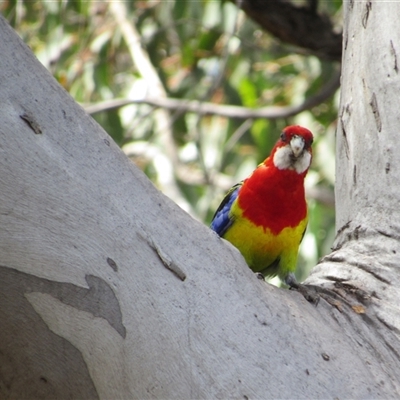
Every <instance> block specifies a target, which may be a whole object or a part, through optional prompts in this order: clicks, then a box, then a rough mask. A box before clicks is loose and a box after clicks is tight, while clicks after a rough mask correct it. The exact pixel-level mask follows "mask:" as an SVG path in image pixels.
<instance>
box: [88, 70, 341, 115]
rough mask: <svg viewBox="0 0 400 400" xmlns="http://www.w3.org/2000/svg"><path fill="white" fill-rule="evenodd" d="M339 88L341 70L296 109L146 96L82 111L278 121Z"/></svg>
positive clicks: (325, 97) (324, 97) (89, 106)
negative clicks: (154, 111) (140, 110)
mask: <svg viewBox="0 0 400 400" xmlns="http://www.w3.org/2000/svg"><path fill="white" fill-rule="evenodd" d="M339 86H340V71H337V72H336V73H335V75H334V76H333V77H332V78H331V79H330V80H329V81H328V82H327V84H326V85H325V86H323V87H322V89H321V90H320V91H319V92H318V93H317V94H316V95H314V96H311V97H309V98H307V99H306V100H305V101H304V102H303V103H301V104H299V105H297V106H287V107H277V106H272V107H261V108H257V109H253V108H248V107H241V106H233V105H221V104H214V103H209V102H201V101H198V100H180V99H172V98H154V97H147V98H143V99H133V100H129V99H114V100H108V101H103V102H101V103H98V104H92V105H85V106H84V108H85V110H86V112H87V113H88V114H96V113H99V112H103V111H108V110H113V109H118V108H121V107H125V106H127V105H130V104H149V105H152V106H155V107H160V108H164V109H166V110H180V111H183V112H193V113H196V114H200V115H219V116H221V117H227V118H239V119H248V118H266V119H272V120H273V119H279V118H288V117H292V116H294V115H296V114H299V113H300V112H302V111H305V110H309V109H310V108H312V107H315V106H317V105H319V104H321V103H322V102H324V101H325V100H327V99H329V98H330V97H331V96H332V95H333V94H334V93H335V92H336V90H337V89H338V88H339Z"/></svg>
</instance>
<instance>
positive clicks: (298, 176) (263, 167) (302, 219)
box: [211, 125, 313, 301]
mask: <svg viewBox="0 0 400 400" xmlns="http://www.w3.org/2000/svg"><path fill="white" fill-rule="evenodd" d="M312 143H313V134H312V133H311V132H310V131H309V130H308V129H306V128H303V127H301V126H298V125H291V126H287V127H286V128H285V129H283V131H282V133H281V135H280V138H279V140H278V141H277V143H276V144H275V146H274V147H273V149H272V151H271V153H270V155H269V157H268V158H266V159H265V160H264V162H262V163H261V164H260V165H259V166H258V167H257V168H256V169H255V170H254V171H253V173H252V174H251V175H250V176H249V177H248V178H246V179H244V180H243V181H241V182H239V183H237V184H236V185H234V186H233V187H232V188H231V189H230V190H229V191H228V193H227V194H226V196H225V197H224V199H223V200H222V202H221V204H220V205H219V207H218V208H217V210H216V212H215V214H214V216H213V218H212V222H211V229H212V230H213V231H215V232H216V233H217V234H218V235H219V236H220V237H222V238H224V239H226V240H227V241H229V242H230V243H232V244H233V245H234V246H235V247H236V248H237V249H238V250H239V251H240V252H241V253H242V255H243V257H244V259H245V261H246V262H247V264H248V266H249V267H250V268H251V269H252V270H253V272H255V273H257V274H261V275H260V276H261V278H262V279H264V278H265V277H273V276H276V275H277V276H278V277H279V278H280V279H281V280H282V281H283V282H284V283H285V284H286V285H288V286H289V288H291V289H296V290H299V291H301V290H300V289H303V288H302V287H303V286H304V285H300V284H299V283H298V282H297V280H296V278H295V275H294V271H295V269H296V264H297V256H298V249H299V246H300V243H301V241H302V239H303V236H304V233H305V230H306V227H307V222H308V211H307V203H306V199H305V193H304V178H305V176H306V174H307V172H308V169H309V167H310V164H311V160H312ZM303 295H304V296H305V297H306V298H307V296H306V295H305V294H304V292H303ZM308 300H310V299H308ZM310 301H312V300H310Z"/></svg>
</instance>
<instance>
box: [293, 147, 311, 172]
mask: <svg viewBox="0 0 400 400" xmlns="http://www.w3.org/2000/svg"><path fill="white" fill-rule="evenodd" d="M310 164H311V154H310V152H309V151H303V154H302V155H301V156H300V157H299V158H298V159H297V160H296V161H295V163H294V169H295V170H296V172H297V173H298V174H302V173H303V172H304V171H306V170H307V169H308V168H309V167H310Z"/></svg>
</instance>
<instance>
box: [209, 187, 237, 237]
mask: <svg viewBox="0 0 400 400" xmlns="http://www.w3.org/2000/svg"><path fill="white" fill-rule="evenodd" d="M242 184H243V182H239V183H237V184H236V185H235V186H233V187H232V188H231V189H230V190H229V192H228V193H227V194H226V196H225V197H224V199H223V200H222V202H221V204H220V205H219V207H218V209H217V211H215V214H214V216H213V219H212V222H211V229H212V230H213V231H215V232H216V233H217V234H218V235H219V236H221V237H223V236H224V234H225V232H226V231H227V230H228V229H229V227H230V226H231V225H232V223H233V219H232V217H231V216H230V215H229V212H230V210H231V207H232V204H233V202H234V201H235V200H236V198H237V196H238V194H239V190H240V188H241V187H242Z"/></svg>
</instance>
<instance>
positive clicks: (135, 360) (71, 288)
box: [0, 2, 400, 399]
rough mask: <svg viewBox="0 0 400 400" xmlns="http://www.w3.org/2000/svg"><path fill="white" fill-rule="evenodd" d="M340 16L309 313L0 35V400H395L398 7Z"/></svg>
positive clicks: (348, 7) (14, 40) (10, 36)
mask: <svg viewBox="0 0 400 400" xmlns="http://www.w3.org/2000/svg"><path fill="white" fill-rule="evenodd" d="M344 7H345V42H344V43H345V45H344V63H343V81H342V85H343V91H342V99H341V108H340V110H341V111H340V124H339V129H338V170H337V182H338V184H337V186H338V187H337V192H336V195H337V202H336V203H337V207H338V209H337V224H338V225H337V226H338V228H339V229H338V236H337V239H336V243H335V246H336V249H335V250H334V251H333V253H332V254H331V255H329V256H327V257H325V259H324V260H322V262H321V263H320V264H319V265H318V266H317V267H316V268H315V270H314V272H313V274H312V275H311V276H310V278H309V282H310V283H313V284H317V285H319V286H320V287H322V289H321V291H322V298H321V301H320V302H319V304H318V306H317V307H316V306H315V305H312V304H310V303H307V302H306V301H305V300H304V299H303V297H302V296H301V295H300V294H299V293H296V292H292V291H288V290H283V289H278V288H275V287H273V286H270V285H268V284H266V283H264V282H262V281H260V280H258V279H257V278H256V277H255V276H254V274H253V273H252V272H251V271H250V269H249V268H248V267H247V266H246V264H245V262H244V260H243V258H242V257H241V255H240V254H239V252H238V251H237V250H236V249H235V248H233V247H232V246H231V245H229V244H228V243H227V242H226V241H224V240H221V239H220V238H219V237H217V236H216V235H215V234H214V233H213V232H211V230H210V229H208V228H207V227H205V226H203V225H202V224H200V223H199V222H196V221H194V220H193V219H192V218H190V217H189V216H188V215H187V214H186V213H185V212H183V211H182V210H181V209H179V208H178V207H177V206H176V205H175V204H173V203H172V202H171V201H170V200H169V199H167V198H166V197H165V196H164V195H162V194H161V193H160V192H159V191H157V189H155V188H154V187H153V185H152V184H151V183H150V182H149V181H148V179H147V178H146V177H145V176H144V175H143V173H142V172H140V171H139V170H138V169H137V168H136V167H135V166H134V165H132V164H131V163H130V161H129V160H128V159H127V158H126V157H125V156H124V154H123V153H122V152H121V151H120V150H119V148H118V147H117V146H116V145H115V144H114V143H113V142H112V140H111V139H110V137H109V136H108V135H107V134H106V133H105V132H104V131H103V130H102V129H101V128H100V127H99V126H98V125H97V124H96V123H95V122H94V121H93V120H92V119H91V118H90V117H89V116H87V115H86V114H85V113H84V112H83V110H82V109H81V108H80V107H79V106H78V105H76V104H75V103H74V101H73V100H72V99H71V97H70V96H69V95H68V94H67V93H66V92H65V91H64V90H63V89H62V88H61V87H60V86H59V85H58V84H57V83H56V82H55V81H54V79H53V78H52V77H51V76H50V74H49V73H48V72H47V71H46V70H45V69H44V68H43V67H42V66H41V65H40V64H39V63H38V61H37V60H36V59H35V58H34V56H33V55H32V54H31V52H30V50H29V49H28V48H27V47H26V46H25V45H24V44H23V43H22V42H21V40H20V39H19V38H18V36H17V35H16V34H15V33H14V32H13V31H12V30H11V28H10V27H9V26H8V25H7V23H6V22H5V21H4V19H0V32H1V38H2V40H1V41H0V54H1V57H0V94H1V96H0V99H1V100H0V101H1V103H2V104H1V107H0V135H1V142H0V149H1V152H2V156H1V157H0V224H1V228H2V229H1V230H0V254H1V261H0V264H1V267H0V292H1V297H0V299H1V301H0V321H1V326H0V328H1V329H0V398H18V399H21V398H29V399H35V398H40V399H43V398H57V399H62V398H85V399H91V398H103V399H116V398H118V399H132V398H141V399H144V398H182V399H189V398H244V399H246V398H278V397H279V398H379V397H380V398H389V397H397V396H398V393H399V392H400V376H399V373H398V371H399V370H400V360H399V354H400V345H399V329H400V322H399V321H400V318H399V307H398V305H399V303H400V302H399V296H400V295H399V291H398V289H397V286H398V283H399V281H400V279H399V272H398V271H399V267H398V265H399V264H400V260H399V254H400V244H399V241H398V240H397V237H398V235H399V234H398V232H399V230H400V228H399V225H400V224H399V222H398V221H399V220H400V219H399V218H398V217H399V213H400V211H399V207H398V199H399V198H400V193H399V192H400V185H399V179H400V168H399V167H400V159H399V158H398V157H397V156H396V153H395V148H396V147H395V146H396V144H397V143H399V141H400V136H399V133H398V127H399V126H400V124H399V123H398V122H399V121H398V119H399V117H398V110H397V108H398V105H397V103H398V100H397V96H398V92H399V90H398V89H399V75H398V66H397V62H398V61H397V53H398V52H400V32H399V31H398V29H397V15H399V13H400V4H398V3H380V2H346V3H345V5H344Z"/></svg>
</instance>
